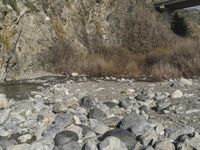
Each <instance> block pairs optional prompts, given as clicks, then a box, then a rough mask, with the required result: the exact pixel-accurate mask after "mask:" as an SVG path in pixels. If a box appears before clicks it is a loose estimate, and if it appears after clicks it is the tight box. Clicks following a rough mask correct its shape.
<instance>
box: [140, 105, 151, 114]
mask: <svg viewBox="0 0 200 150" xmlns="http://www.w3.org/2000/svg"><path fill="white" fill-rule="evenodd" d="M139 110H140V111H143V112H145V113H148V112H149V110H150V109H149V107H148V106H147V105H142V106H141V107H140V108H139Z"/></svg>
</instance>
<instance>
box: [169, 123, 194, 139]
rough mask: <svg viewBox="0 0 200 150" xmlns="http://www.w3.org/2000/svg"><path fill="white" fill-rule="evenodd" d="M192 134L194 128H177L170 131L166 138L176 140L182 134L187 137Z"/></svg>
mask: <svg viewBox="0 0 200 150" xmlns="http://www.w3.org/2000/svg"><path fill="white" fill-rule="evenodd" d="M193 133H194V128H192V127H188V126H187V127H183V128H179V129H176V130H172V131H170V132H169V135H168V138H170V139H172V140H176V139H177V138H178V137H180V136H181V135H184V134H186V135H187V134H193Z"/></svg>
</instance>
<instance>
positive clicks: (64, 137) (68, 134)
mask: <svg viewBox="0 0 200 150" xmlns="http://www.w3.org/2000/svg"><path fill="white" fill-rule="evenodd" d="M78 139H79V138H78V135H77V134H76V133H75V132H72V131H67V130H65V131H62V132H60V133H58V134H56V136H55V138H54V142H55V145H56V146H60V145H61V146H62V145H65V144H67V143H69V142H71V141H78Z"/></svg>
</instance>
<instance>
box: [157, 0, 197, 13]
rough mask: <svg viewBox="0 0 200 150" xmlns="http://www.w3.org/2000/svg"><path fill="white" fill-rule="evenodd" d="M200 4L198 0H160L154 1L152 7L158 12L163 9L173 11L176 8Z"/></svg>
mask: <svg viewBox="0 0 200 150" xmlns="http://www.w3.org/2000/svg"><path fill="white" fill-rule="evenodd" d="M197 5H200V0H165V1H162V2H156V3H154V7H155V9H156V10H158V11H159V12H163V11H171V12H173V11H175V10H178V9H184V8H188V7H193V6H197Z"/></svg>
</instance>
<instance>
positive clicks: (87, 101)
mask: <svg viewBox="0 0 200 150" xmlns="http://www.w3.org/2000/svg"><path fill="white" fill-rule="evenodd" d="M80 106H81V107H85V108H92V107H94V100H93V99H91V97H89V96H84V97H82V98H81V101H80Z"/></svg>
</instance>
